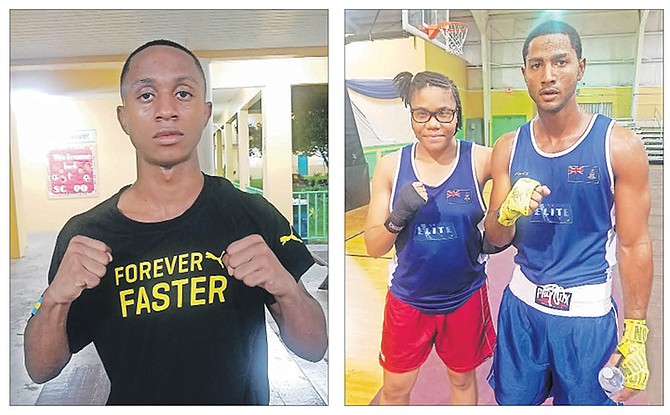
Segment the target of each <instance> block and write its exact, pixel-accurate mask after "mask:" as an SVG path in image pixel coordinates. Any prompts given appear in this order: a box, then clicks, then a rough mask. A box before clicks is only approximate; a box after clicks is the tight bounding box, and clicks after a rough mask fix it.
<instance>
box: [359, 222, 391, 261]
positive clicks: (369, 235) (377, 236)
mask: <svg viewBox="0 0 670 415" xmlns="http://www.w3.org/2000/svg"><path fill="white" fill-rule="evenodd" d="M397 236H398V234H395V233H391V232H389V231H388V230H387V229H386V227H384V225H377V226H372V227H370V228H368V229H366V230H365V248H366V249H367V253H368V255H370V256H371V257H373V258H379V257H381V256H382V255H385V254H387V253H388V252H389V251H390V250H391V248H393V244H394V243H395V240H396V237H397Z"/></svg>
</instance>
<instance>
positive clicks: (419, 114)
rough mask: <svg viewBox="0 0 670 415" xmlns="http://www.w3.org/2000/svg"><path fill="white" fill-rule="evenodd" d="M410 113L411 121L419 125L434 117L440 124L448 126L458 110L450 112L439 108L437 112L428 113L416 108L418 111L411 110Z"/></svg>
mask: <svg viewBox="0 0 670 415" xmlns="http://www.w3.org/2000/svg"><path fill="white" fill-rule="evenodd" d="M410 112H411V113H412V119H413V120H414V122H418V123H420V124H425V123H427V122H428V121H430V119H431V118H433V117H435V119H436V120H437V121H438V122H439V123H440V124H449V123H450V122H452V121H453V120H454V117H455V116H456V113H457V112H458V108H456V109H455V110H450V109H446V108H440V109H439V110H437V111H435V112H430V111H428V110H425V109H423V108H418V109H415V110H414V109H413V110H410Z"/></svg>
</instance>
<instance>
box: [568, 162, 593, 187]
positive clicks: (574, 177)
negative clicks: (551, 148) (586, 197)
mask: <svg viewBox="0 0 670 415" xmlns="http://www.w3.org/2000/svg"><path fill="white" fill-rule="evenodd" d="M567 174H568V182H569V183H586V184H598V183H600V166H568V171H567Z"/></svg>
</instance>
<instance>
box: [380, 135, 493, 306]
mask: <svg viewBox="0 0 670 415" xmlns="http://www.w3.org/2000/svg"><path fill="white" fill-rule="evenodd" d="M456 144H457V146H458V151H457V153H456V154H457V160H456V161H455V163H454V165H455V167H454V168H452V169H453V170H452V171H451V172H447V174H445V177H444V179H443V180H442V181H441V183H440V184H438V185H437V186H428V185H427V184H425V183H424V186H425V188H426V191H427V193H428V201H427V202H426V204H425V205H423V206H422V207H421V209H419V211H418V212H417V213H416V215H415V216H414V218H413V219H412V220H411V221H410V222H409V223H408V224H407V225H406V226H405V228H404V229H403V230H402V231H401V232H400V233H399V234H398V237H397V238H396V242H395V248H396V253H395V255H394V257H393V260H392V261H391V264H390V266H389V271H390V280H389V290H390V291H391V293H392V294H393V295H394V296H396V297H397V298H398V299H400V300H402V301H404V302H405V303H407V304H410V305H411V306H413V307H414V308H416V309H418V310H421V311H423V312H425V313H432V314H438V313H448V312H451V311H454V310H455V309H457V308H458V307H459V306H461V305H462V304H463V303H465V302H466V301H467V300H468V299H469V298H470V296H471V295H472V293H474V292H475V291H477V290H478V289H479V288H481V286H482V285H483V284H484V282H485V281H486V274H485V267H486V259H487V256H486V255H484V254H482V235H483V229H484V228H483V218H484V212H485V211H486V208H485V206H484V201H483V199H482V194H481V190H480V188H479V183H478V182H477V176H476V175H475V167H474V165H475V163H474V156H473V150H472V149H473V145H472V143H470V142H467V141H460V140H456ZM399 151H400V157H399V159H400V160H399V163H398V168H397V172H396V176H395V180H394V184H393V194H392V195H391V206H390V208H391V210H392V209H393V206H394V204H395V202H396V197H397V191H398V189H399V188H400V187H401V186H403V185H404V184H406V183H412V182H415V181H421V180H420V179H419V177H418V174H417V170H416V168H415V166H414V158H415V153H416V143H415V144H412V145H408V146H405V147H403V148H402V149H400V150H399Z"/></svg>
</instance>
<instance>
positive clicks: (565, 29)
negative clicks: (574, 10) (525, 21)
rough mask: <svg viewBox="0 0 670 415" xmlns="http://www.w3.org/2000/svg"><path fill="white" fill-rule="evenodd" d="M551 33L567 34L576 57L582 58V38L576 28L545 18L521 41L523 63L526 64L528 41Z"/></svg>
mask: <svg viewBox="0 0 670 415" xmlns="http://www.w3.org/2000/svg"><path fill="white" fill-rule="evenodd" d="M552 33H562V34H564V35H567V36H568V37H569V38H570V45H571V46H572V48H573V49H574V50H575V52H577V59H581V58H582V39H581V38H580V37H579V33H578V32H577V29H575V28H574V27H572V26H570V25H569V24H567V23H565V22H561V21H559V20H547V21H544V22H542V23H540V24H539V25H537V26H536V27H535V29H533V30H532V31H531V32H530V34H529V35H528V37H527V38H526V41H525V42H524V43H523V52H522V56H523V63H524V65H525V64H526V57H528V47H529V45H530V42H531V41H532V40H533V39H535V38H536V37H538V36H543V35H549V34H552Z"/></svg>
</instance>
